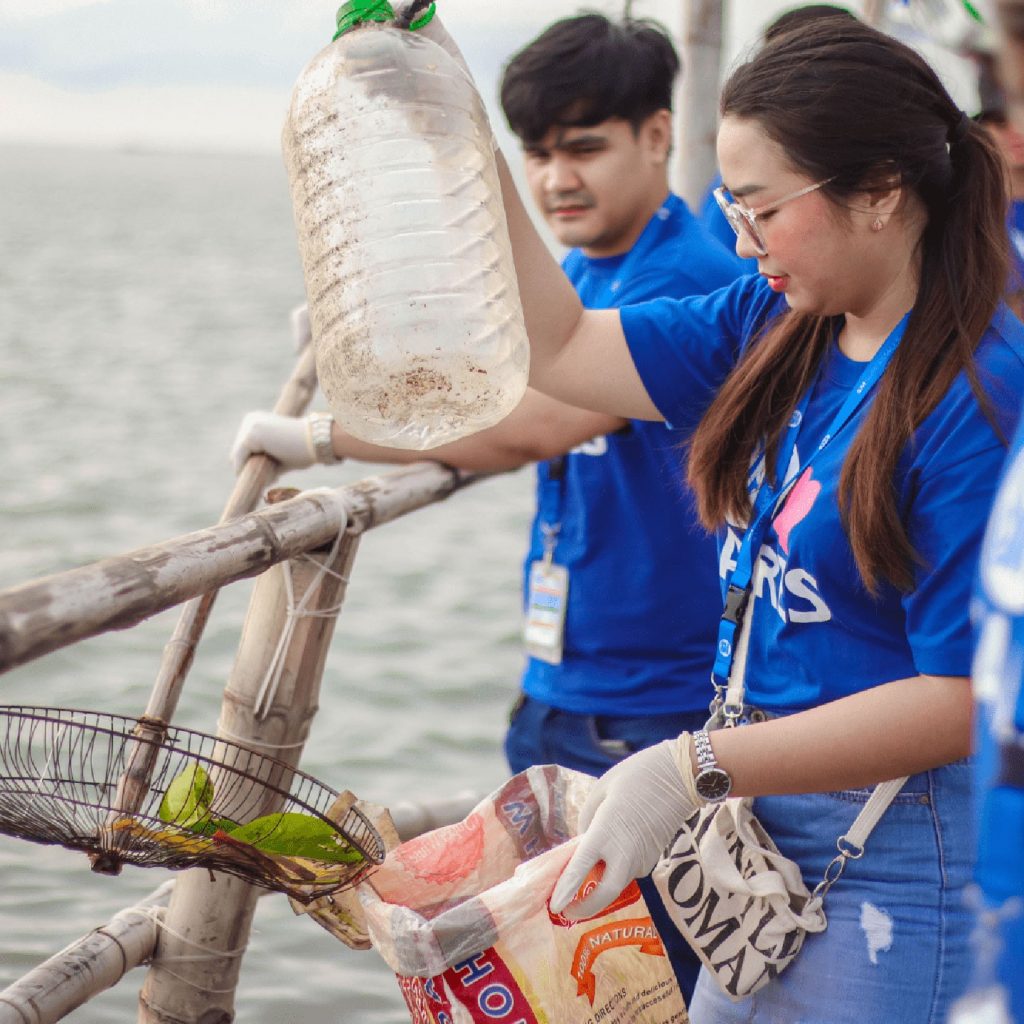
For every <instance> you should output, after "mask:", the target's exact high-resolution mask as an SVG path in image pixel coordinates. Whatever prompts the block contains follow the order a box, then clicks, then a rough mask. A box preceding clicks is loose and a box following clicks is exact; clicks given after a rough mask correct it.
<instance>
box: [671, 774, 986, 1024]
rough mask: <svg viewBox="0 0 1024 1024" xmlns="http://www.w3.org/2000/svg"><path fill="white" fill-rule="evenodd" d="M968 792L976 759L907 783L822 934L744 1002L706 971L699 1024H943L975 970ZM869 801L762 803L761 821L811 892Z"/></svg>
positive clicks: (852, 867)
mask: <svg viewBox="0 0 1024 1024" xmlns="http://www.w3.org/2000/svg"><path fill="white" fill-rule="evenodd" d="M970 789H971V766H970V762H969V761H960V762H957V763H956V764H952V765H947V766H945V767H942V768H938V769H935V770H934V771H930V772H924V773H922V774H920V775H915V776H913V777H912V778H911V779H910V780H908V782H907V784H906V786H905V787H904V788H903V790H902V791H901V792H900V794H899V795H898V796H897V797H896V799H895V800H894V801H893V803H892V804H891V806H890V807H889V809H888V810H887V811H886V813H885V815H884V816H883V818H882V820H881V821H880V822H879V823H878V825H877V826H876V828H875V830H874V831H873V832H872V833H871V836H870V838H869V839H868V841H867V845H866V849H865V851H864V855H863V857H862V858H861V859H860V860H855V861H851V862H849V864H848V865H847V868H846V872H845V873H844V874H843V876H842V877H841V878H840V879H839V881H838V882H836V884H835V886H833V888H832V889H831V891H830V892H829V893H828V895H827V896H826V897H825V914H826V916H827V917H828V927H827V928H826V929H825V931H824V932H822V933H820V934H818V935H810V936H808V937H807V940H806V942H805V943H804V947H803V949H802V950H801V952H800V953H799V954H798V955H797V957H796V959H795V960H794V961H793V963H792V964H791V965H790V966H789V967H788V968H786V970H784V971H783V972H782V974H780V975H779V977H778V978H776V979H775V980H773V981H772V982H769V984H768V985H766V986H765V987H764V988H763V989H761V991H759V992H756V993H754V995H753V996H750V997H748V998H747V999H744V1000H742V1001H741V1002H739V1003H733V1002H731V1001H730V1000H729V999H728V998H727V997H726V996H724V995H723V994H722V993H721V992H720V991H719V989H718V987H717V985H716V984H715V981H714V979H713V978H712V977H710V976H709V975H708V974H707V972H704V973H702V974H701V976H700V979H699V981H698V983H697V990H696V993H695V994H694V999H693V1002H692V1004H691V1007H690V1016H691V1019H692V1020H693V1021H694V1022H695V1024H740V1022H742V1024H883V1022H884V1024H943V1022H944V1021H945V1020H946V1016H947V1013H948V1011H949V1007H950V1004H951V1003H952V1002H953V1000H954V999H956V997H957V996H959V995H960V993H961V992H962V991H963V989H964V987H965V986H966V984H967V978H968V974H969V968H970V959H971V958H970V952H969V947H968V936H969V934H970V931H971V927H972V925H973V917H972V914H971V913H970V912H969V911H968V909H967V902H966V900H965V890H966V887H967V886H968V884H969V882H970V877H971V868H972V865H973V860H974V843H973V829H972V827H971V823H972V821H973V818H972V814H971V806H970ZM869 795H870V790H869V789H864V790H848V791H844V792H840V793H823V794H811V795H801V796H778V797H762V798H760V799H758V800H755V801H754V811H755V813H756V814H757V816H758V818H759V819H760V820H761V822H762V824H763V825H764V826H765V827H766V829H767V830H768V833H769V834H770V835H771V836H772V838H773V839H774V840H775V842H776V844H777V845H778V847H779V849H780V850H781V851H782V852H783V853H784V854H786V856H788V857H790V858H792V859H793V860H795V861H796V862H797V863H798V864H799V865H800V867H801V870H802V873H803V876H804V881H805V882H806V883H807V884H808V886H809V887H811V888H813V887H814V885H815V884H817V882H818V881H819V880H820V878H821V876H822V873H823V871H824V870H825V866H826V864H827V863H828V861H829V860H830V859H831V858H832V856H833V855H834V853H835V841H836V839H837V837H838V836H840V835H842V834H843V833H844V832H845V831H846V830H847V829H848V828H849V827H850V825H851V824H852V823H853V820H854V818H855V817H856V816H857V813H858V812H859V810H860V809H861V807H863V805H864V802H865V801H866V800H867V798H868V796H869Z"/></svg>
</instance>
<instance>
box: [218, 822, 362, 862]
mask: <svg viewBox="0 0 1024 1024" xmlns="http://www.w3.org/2000/svg"><path fill="white" fill-rule="evenodd" d="M231 838H232V839H235V840H238V841H239V842H242V843H248V844H249V845H250V846H255V847H256V849H257V850H264V851H266V852H267V853H283V854H285V855H286V856H289V857H308V858H310V859H311V860H321V861H326V862H327V863H329V864H354V863H356V862H358V861H361V860H362V859H363V855H362V854H361V853H360V852H359V851H358V850H357V849H355V847H353V846H350V845H349V844H348V843H347V842H345V840H344V838H343V837H342V836H340V835H339V834H338V833H337V831H335V829H334V827H333V826H332V825H331V824H330V823H329V822H326V821H323V820H322V819H320V818H314V817H313V816H312V815H311V814H299V813H297V812H295V811H290V812H286V813H282V814H268V815H265V816H264V817H262V818H256V819H255V820H254V821H250V822H247V823H246V824H245V825H240V826H239V827H238V828H236V829H234V830H233V831H232V832H231Z"/></svg>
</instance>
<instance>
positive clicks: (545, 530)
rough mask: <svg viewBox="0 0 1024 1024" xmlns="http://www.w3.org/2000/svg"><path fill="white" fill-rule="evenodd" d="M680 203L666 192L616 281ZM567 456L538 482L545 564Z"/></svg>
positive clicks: (625, 276) (557, 524)
mask: <svg viewBox="0 0 1024 1024" xmlns="http://www.w3.org/2000/svg"><path fill="white" fill-rule="evenodd" d="M681 202H682V200H681V199H678V198H677V197H676V196H674V195H672V194H671V193H669V195H668V197H667V198H666V199H665V202H663V203H662V204H661V206H660V207H658V210H657V212H656V213H655V214H654V216H653V217H651V219H650V220H649V221H648V222H647V224H646V226H645V227H644V229H643V231H641V232H640V237H639V238H638V239H637V240H636V242H635V243H634V244H633V248H632V249H630V250H629V252H628V253H627V254H626V258H625V259H624V260H623V261H622V264H621V265H620V266H619V269H618V273H617V274H616V275H615V279H616V281H628V280H629V279H630V275H632V274H633V272H634V270H635V268H636V267H637V265H638V264H640V263H641V262H642V261H643V260H645V259H647V257H648V256H649V255H650V253H651V251H652V250H653V249H654V247H655V246H656V245H657V244H658V243H659V241H660V240H661V236H662V229H663V226H664V225H665V224H666V223H667V222H668V221H669V219H670V218H671V217H673V216H676V215H677V211H678V205H679V204H680V203H681ZM567 457H568V456H567V455H559V456H558V457H557V458H554V459H549V460H548V463H547V479H545V480H544V481H543V482H542V483H541V488H540V509H539V511H540V520H541V522H540V529H541V535H542V538H543V542H544V557H545V559H546V560H547V561H548V562H550V561H551V559H552V557H553V555H554V550H555V544H556V543H557V538H558V534H559V532H560V530H561V527H562V515H563V509H564V505H565V473H566V468H567V467H566V459H567Z"/></svg>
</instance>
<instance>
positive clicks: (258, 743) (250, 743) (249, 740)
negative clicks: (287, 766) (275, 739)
mask: <svg viewBox="0 0 1024 1024" xmlns="http://www.w3.org/2000/svg"><path fill="white" fill-rule="evenodd" d="M217 735H218V736H220V737H221V739H225V740H233V741H234V742H235V743H238V744H240V745H241V746H243V747H266V749H267V750H295V749H296V748H297V747H301V746H304V745H305V743H306V741H305V740H299V742H298V743H266V742H264V741H263V740H257V739H253V737H251V736H239V735H238V734H237V733H234V732H232V731H231V730H230V729H225V728H224V726H223V725H222V724H221V723H220V722H219V721H218V722H217Z"/></svg>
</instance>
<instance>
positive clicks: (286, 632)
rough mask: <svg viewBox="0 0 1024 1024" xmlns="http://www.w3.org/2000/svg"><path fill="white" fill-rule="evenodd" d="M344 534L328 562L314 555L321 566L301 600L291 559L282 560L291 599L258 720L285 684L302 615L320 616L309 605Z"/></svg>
mask: <svg viewBox="0 0 1024 1024" xmlns="http://www.w3.org/2000/svg"><path fill="white" fill-rule="evenodd" d="M344 536H345V531H344V529H342V530H339V531H338V534H337V536H336V537H335V538H334V543H333V544H332V545H331V550H330V553H329V554H328V556H327V562H326V563H324V562H318V561H317V560H316V559H311V561H312V562H313V564H314V565H316V566H318V568H317V572H316V575H315V576H314V577H313V579H312V580H310V583H309V586H308V587H306V591H305V593H304V594H303V595H302V598H301V599H300V600H299V602H298V604H296V603H295V587H294V582H293V580H292V571H291V565H290V564H289V563H288V562H282V563H281V569H282V571H283V573H284V587H285V599H286V602H287V608H286V610H285V623H284V627H283V628H282V630H281V636H280V637H279V639H278V641H277V646H276V648H275V649H274V654H273V657H272V658H271V659H270V664H269V665H268V666H267V671H266V674H265V675H264V677H263V682H262V683H260V688H259V690H258V691H257V694H256V700H255V702H254V705H253V707H254V713H255V716H256V720H257V721H263V720H265V719H266V717H267V716H268V715H269V714H270V710H271V708H272V707H273V705H274V699H275V698H276V697H277V690H278V687H279V686H280V685H281V678H282V676H283V675H284V654H285V651H286V650H287V649H288V646H289V644H290V643H291V640H292V637H293V636H294V634H295V626H296V623H297V621H298V619H300V618H303V617H319V613H318V612H307V611H306V605H307V603H308V602H309V601H310V600H312V598H313V595H314V594H315V593H316V592H317V591H318V590H319V588H320V584H321V583H322V582H323V578H324V575H325V574H327V573H329V572H331V570H330V569H329V568H328V566H329V565H330V563H331V562H333V561H334V560H335V559H336V558H337V556H338V550H339V548H340V547H341V541H342V538H343V537H344ZM305 557H307V558H308V557H309V556H308V555H307V556H305Z"/></svg>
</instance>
